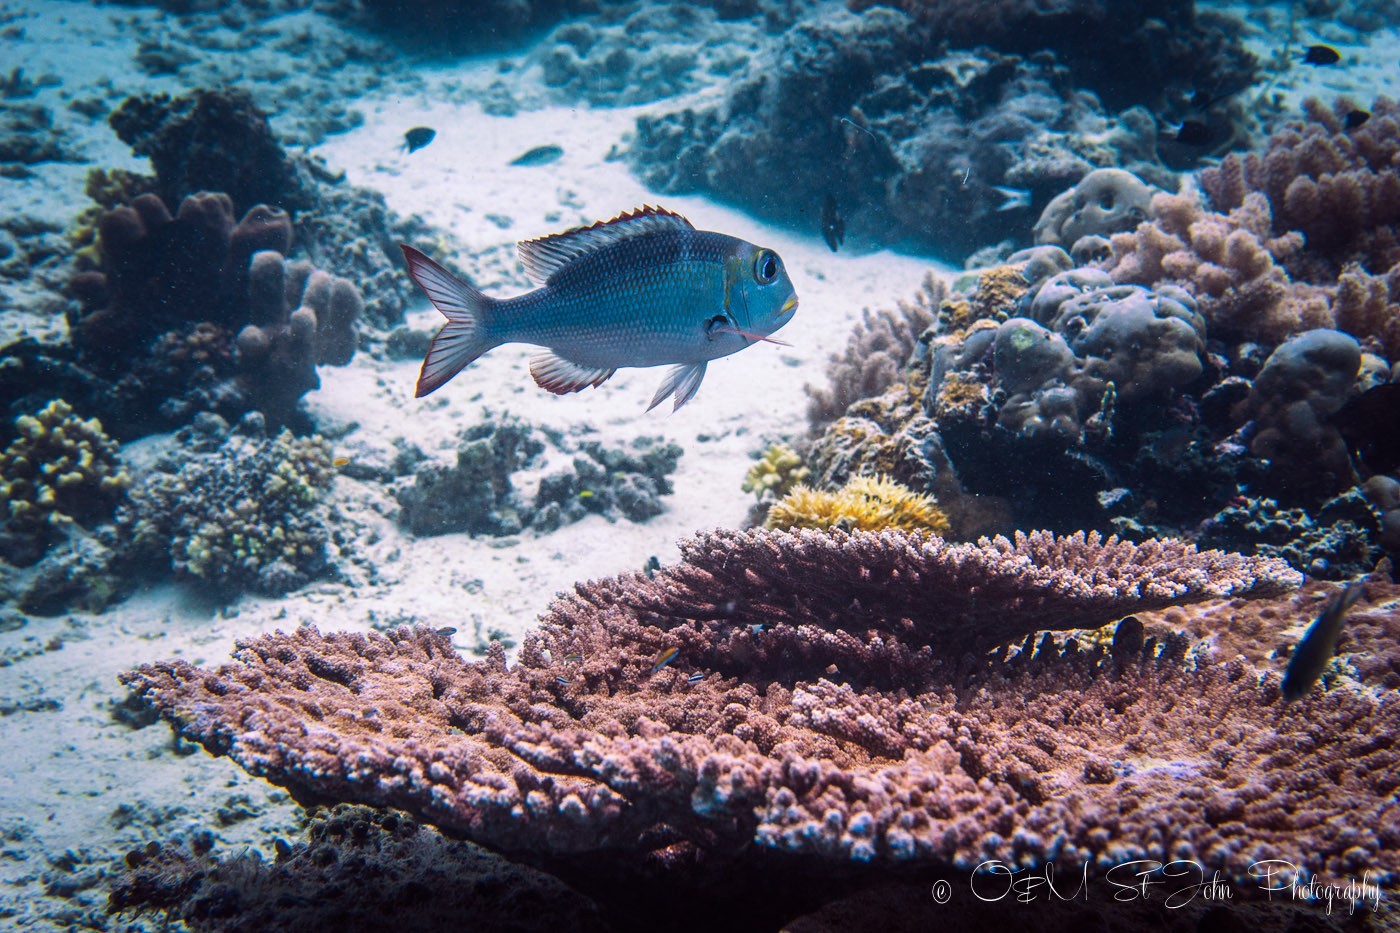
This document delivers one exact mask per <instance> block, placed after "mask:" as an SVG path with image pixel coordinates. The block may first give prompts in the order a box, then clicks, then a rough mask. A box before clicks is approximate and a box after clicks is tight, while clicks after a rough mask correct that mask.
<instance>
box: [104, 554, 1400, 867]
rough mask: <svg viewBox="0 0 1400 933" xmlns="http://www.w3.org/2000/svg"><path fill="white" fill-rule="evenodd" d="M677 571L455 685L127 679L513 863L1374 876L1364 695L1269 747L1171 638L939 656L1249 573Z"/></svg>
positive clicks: (1085, 563)
mask: <svg viewBox="0 0 1400 933" xmlns="http://www.w3.org/2000/svg"><path fill="white" fill-rule="evenodd" d="M682 550H683V554H684V559H683V561H682V563H681V564H679V565H676V566H673V567H670V568H665V569H662V570H660V571H657V572H655V573H654V574H653V575H652V576H647V575H645V574H635V575H629V576H625V577H620V578H615V579H612V580H604V581H599V582H595V583H589V584H581V585H579V586H578V587H577V588H576V590H575V592H574V593H573V594H570V595H568V596H564V597H561V598H560V599H558V600H557V601H556V602H555V604H554V605H553V606H552V607H551V609H550V610H549V611H548V612H547V613H546V615H545V616H544V617H543V619H542V624H541V627H540V628H539V629H538V630H537V631H536V632H535V633H533V634H531V635H529V636H528V637H527V638H526V639H525V641H524V643H523V645H522V647H521V650H520V656H519V661H518V662H517V663H516V664H515V665H514V666H513V667H510V668H507V666H506V663H505V655H504V652H503V651H502V650H501V649H500V648H499V647H496V648H493V650H492V651H491V652H490V654H489V655H488V657H487V659H486V660H485V661H482V662H479V663H474V664H469V663H467V662H466V661H464V660H463V659H462V658H461V657H460V656H459V655H458V654H457V653H456V652H455V651H454V650H453V649H452V647H451V643H450V641H449V640H448V639H447V637H446V636H444V635H441V634H438V633H436V632H433V631H430V630H427V629H419V630H415V631H409V630H407V629H400V630H397V631H395V632H392V633H390V634H389V635H388V636H387V637H385V636H379V635H368V636H366V635H360V634H349V633H346V634H329V635H322V634H321V633H319V632H317V631H316V630H315V629H314V628H309V627H304V628H301V629H299V630H297V631H296V632H293V633H290V634H281V633H279V634H275V635H270V636H264V637H261V638H257V639H252V640H249V641H245V642H243V643H242V644H241V645H240V647H239V648H238V649H237V652H236V655H235V661H234V663H233V664H230V665H226V666H224V667H222V668H220V669H219V670H217V671H214V670H205V669H201V668H198V667H196V666H194V665H192V664H190V663H189V662H187V661H181V660H175V661H167V662H162V663H159V664H152V665H146V666H143V667H141V668H139V669H137V670H135V671H132V672H130V673H128V674H126V675H124V680H125V682H126V683H128V684H129V685H130V686H131V687H132V688H133V689H134V690H135V693H136V696H137V697H138V698H139V700H140V702H142V703H145V704H147V705H149V706H151V707H152V708H154V709H156V710H158V711H159V712H161V713H162V714H163V715H164V716H165V717H166V718H167V719H168V720H169V721H170V722H171V723H172V724H174V725H175V727H176V728H177V729H178V730H179V731H180V733H181V734H182V735H183V736H185V737H186V738H188V739H191V740H194V741H198V742H200V743H202V744H204V745H205V746H206V747H207V748H208V749H210V750H211V751H213V752H215V753H218V754H227V755H230V756H232V757H233V758H234V759H235V760H237V761H238V762H239V763H241V764H242V765H243V766H244V767H246V768H248V769H249V770H251V771H253V772H254V773H256V774H260V775H263V776H265V777H267V778H269V779H270V780H272V781H274V782H276V783H278V784H281V785H284V786H287V787H288V788H289V789H290V790H292V792H293V793H294V794H295V795H296V796H297V797H298V799H301V800H303V801H308V802H309V801H357V802H363V803H370V804H375V805H381V806H382V805H392V806H396V807H400V808H403V809H406V810H408V811H409V812H411V813H414V814H416V815H417V816H418V817H420V818H422V819H425V820H427V821H429V822H432V823H435V824H436V825H439V826H441V827H442V828H444V829H445V830H447V831H449V832H454V833H460V834H463V835H466V836H467V837H469V838H471V839H473V840H475V841H478V842H481V843H483V844H486V845H490V846H492V847H494V848H499V849H501V850H502V851H505V852H508V853H516V854H519V855H521V856H522V857H527V858H528V857H532V856H533V857H538V858H541V859H545V858H552V859H559V858H564V857H566V856H569V855H570V854H576V855H581V856H584V857H586V858H589V859H597V858H599V857H600V853H602V852H604V851H609V850H610V851H609V854H608V855H607V857H608V858H610V859H617V860H620V861H622V862H628V861H629V860H644V859H647V858H659V859H661V860H662V861H663V863H664V862H667V861H674V860H677V859H679V860H682V861H684V860H685V859H686V858H687V857H686V856H685V855H684V853H685V852H687V851H702V852H705V853H708V857H710V858H713V859H719V860H721V861H723V859H724V857H725V856H724V855H723V853H724V852H731V853H732V852H736V851H738V850H739V849H740V848H741V847H742V846H743V844H744V843H746V842H756V843H758V846H759V847H760V851H762V850H765V849H779V850H786V851H791V852H802V853H806V854H809V855H813V856H818V857H820V858H821V859H825V860H830V861H829V862H828V865H829V866H830V867H831V869H832V870H837V869H839V865H840V863H842V862H845V861H847V860H855V861H870V860H879V861H893V862H909V861H912V860H917V861H919V862H922V863H924V864H945V865H946V864H954V865H961V866H968V867H970V866H971V865H972V864H975V863H976V862H977V861H979V860H980V859H982V858H1004V859H1007V860H1009V861H1011V862H1012V863H1015V864H1031V863H1034V862H1037V861H1039V860H1043V859H1046V858H1055V859H1057V860H1062V861H1063V863H1064V864H1067V865H1073V866H1075V867H1076V869H1077V867H1078V866H1080V865H1089V866H1091V867H1092V866H1095V865H1102V864H1107V863H1109V862H1112V861H1115V860H1117V861H1121V860H1123V859H1126V858H1130V857H1133V856H1134V855H1142V856H1144V857H1166V856H1168V855H1171V856H1182V857H1188V856H1189V855H1190V854H1195V855H1198V856H1199V857H1201V858H1205V859H1208V860H1209V861H1210V862H1211V863H1212V864H1213V865H1215V864H1218V865H1219V866H1220V867H1221V868H1222V869H1224V870H1227V871H1231V872H1241V871H1243V869H1244V866H1245V864H1247V862H1248V860H1249V859H1250V858H1251V857H1253V856H1255V855H1257V850H1258V849H1259V847H1267V848H1269V849H1270V850H1271V851H1272V852H1273V853H1274V854H1275V855H1277V854H1278V853H1280V852H1285V853H1287V854H1289V855H1292V854H1294V853H1295V850H1296V855H1297V859H1298V863H1299V864H1300V865H1301V866H1303V867H1305V868H1307V869H1309V870H1319V871H1320V870H1327V871H1336V870H1340V869H1341V868H1343V867H1344V866H1347V865H1350V863H1351V861H1353V860H1355V859H1364V860H1367V861H1368V863H1369V864H1371V865H1372V866H1373V867H1376V866H1379V867H1384V866H1386V865H1388V864H1389V860H1390V859H1391V858H1392V857H1393V856H1394V854H1395V851H1396V840H1392V839H1391V838H1390V837H1389V836H1388V835H1387V833H1386V831H1385V830H1384V829H1383V828H1381V827H1383V826H1385V825H1386V824H1385V823H1384V822H1382V821H1380V820H1377V819H1374V818H1371V814H1372V811H1373V810H1375V809H1376V808H1377V807H1381V806H1384V805H1385V804H1384V801H1385V796H1386V794H1387V793H1388V791H1387V790H1385V789H1384V788H1383V787H1381V786H1380V785H1378V784H1377V783H1376V779H1377V778H1376V776H1377V775H1378V774H1380V773H1383V769H1384V768H1386V767H1392V768H1393V765H1394V762H1393V759H1394V758H1395V757H1396V755H1397V751H1396V749H1395V748H1394V747H1393V746H1392V745H1391V744H1390V743H1384V744H1381V745H1378V744H1377V743H1375V742H1374V741H1372V737H1373V736H1374V735H1375V734H1376V732H1377V730H1378V729H1382V728H1383V726H1382V724H1383V723H1385V722H1387V721H1389V719H1390V718H1393V716H1394V715H1395V710H1394V709H1392V707H1394V705H1395V701H1394V698H1393V697H1392V698H1390V699H1389V700H1385V699H1381V700H1377V699H1375V698H1370V697H1366V696H1362V695H1357V696H1346V697H1336V696H1329V697H1328V698H1327V699H1326V701H1325V702H1317V703H1313V702H1312V701H1308V702H1309V703H1310V704H1311V708H1310V709H1309V710H1308V715H1307V716H1305V717H1291V718H1289V719H1286V720H1283V721H1282V724H1281V725H1280V726H1279V727H1278V731H1277V733H1276V732H1275V731H1274V728H1273V727H1272V725H1271V727H1270V728H1268V729H1264V728H1261V727H1260V724H1261V723H1262V722H1264V721H1268V722H1269V723H1271V724H1272V723H1274V722H1275V720H1276V718H1277V716H1276V713H1277V710H1276V707H1277V706H1278V705H1279V704H1280V703H1281V699H1280V697H1279V692H1278V681H1277V678H1273V679H1268V678H1266V679H1264V680H1263V681H1259V680H1257V679H1256V678H1254V677H1251V676H1248V675H1247V671H1246V670H1245V669H1244V668H1243V667H1242V666H1239V665H1236V666H1230V667H1207V668H1203V669H1198V670H1197V669H1190V668H1186V667H1183V666H1182V664H1181V650H1182V648H1183V647H1184V646H1183V645H1177V644H1175V643H1170V642H1169V643H1165V644H1162V645H1158V644H1157V643H1156V642H1155V640H1149V641H1147V642H1144V641H1143V640H1142V638H1141V636H1140V631H1141V630H1140V628H1139V629H1138V630H1137V631H1138V633H1139V634H1138V637H1137V638H1136V640H1135V639H1134V636H1133V630H1132V629H1131V627H1130V628H1128V629H1122V628H1121V627H1120V635H1119V637H1118V638H1117V639H1115V642H1114V645H1113V648H1112V651H1111V652H1105V651H1103V650H1099V651H1096V652H1079V651H1077V650H1076V649H1075V648H1074V647H1073V646H1067V647H1066V649H1065V650H1064V651H1061V650H1060V648H1059V646H1058V645H1056V644H1054V643H1053V641H1052V640H1051V639H1049V638H1047V639H1045V640H1044V641H1043V643H1042V644H1041V646H1040V647H1039V649H1036V648H1035V647H1034V643H1033V639H1029V640H1027V641H1026V644H1025V646H1024V647H1023V650H1022V651H1021V652H1020V653H1019V654H1018V655H1017V656H1016V657H1015V658H1014V659H1011V660H1005V656H1004V654H1001V655H984V656H982V658H980V659H979V658H977V657H975V656H973V655H964V651H966V650H968V649H969V648H971V647H972V646H974V645H979V644H980V645H982V646H987V645H991V644H997V643H1001V644H1006V643H1008V642H1014V641H1020V640H1021V639H1023V638H1027V637H1028V635H1029V634H1030V633H1033V632H1036V631H1038V630H1042V629H1046V628H1070V627H1081V626H1090V627H1092V626H1097V625H1102V624H1104V623H1107V622H1111V621H1112V620H1113V619H1116V618H1119V617H1121V616H1122V615H1123V614H1124V613H1125V612H1127V611H1130V610H1141V609H1145V608H1147V607H1151V606H1158V607H1161V606H1166V605H1171V604H1175V603H1180V602H1186V601H1192V600H1196V599H1202V598H1208V597H1211V596H1221V595H1227V594H1229V595H1234V596H1236V597H1239V596H1245V595H1256V596H1263V595H1265V594H1269V593H1278V592H1280V591H1281V590H1283V589H1286V588H1287V587H1289V586H1293V585H1296V584H1297V582H1298V579H1299V578H1298V576H1297V575H1296V574H1294V573H1293V572H1291V571H1289V570H1287V569H1286V568H1284V567H1283V566H1282V565H1281V564H1280V563H1278V562H1275V561H1269V560H1261V559H1250V558H1241V557H1239V556H1237V555H1228V554H1222V553H1218V552H1196V551H1195V550H1194V549H1192V548H1190V547H1187V546H1184V545H1181V544H1180V543H1177V542H1170V541H1162V542H1147V543H1145V544H1142V545H1128V544H1123V543H1120V542H1117V541H1113V540H1110V541H1101V540H1099V539H1098V538H1097V536H1088V537H1085V536H1082V535H1081V536H1075V537H1070V538H1055V537H1053V536H1051V535H1046V534H1037V535H1032V536H1029V537H1024V538H1018V540H1017V541H1016V542H1015V543H1013V542H1010V541H1006V540H998V541H983V542H982V543H980V544H978V545H957V546H953V545H948V544H946V543H944V542H942V541H941V540H939V539H937V538H927V537H923V536H921V535H918V534H912V535H911V534H904V533H897V532H885V533H882V534H878V535H876V534H867V533H856V534H852V535H846V534H843V533H839V532H837V533H825V532H814V531H804V532H797V533H785V532H772V531H754V532H748V533H739V532H713V533H710V534H707V535H704V536H701V537H698V538H694V539H690V540H688V541H686V542H683V545H682ZM959 659H961V660H959ZM1192 698H1195V699H1192ZM306 717H313V718H314V719H315V721H316V727H315V728H314V729H308V728H306V723H307V718H306ZM1207 723H1209V727H1208V728H1206V724H1207ZM1164 724H1166V725H1165V728H1164ZM1198 727H1199V729H1201V730H1203V731H1197V729H1198ZM1314 728H1320V729H1323V730H1325V731H1326V733H1327V734H1328V735H1332V736H1340V737H1344V738H1342V739H1338V740H1337V741H1335V742H1334V743H1333V744H1330V745H1328V746H1327V747H1326V748H1327V749H1328V750H1327V751H1326V754H1327V755H1329V756H1334V755H1335V756H1336V757H1335V760H1337V761H1339V762H1342V761H1345V762H1349V768H1348V770H1346V771H1345V772H1343V773H1340V774H1339V775H1337V776H1336V777H1335V778H1334V777H1331V776H1322V775H1321V774H1318V773H1317V772H1315V771H1313V770H1309V771H1306V772H1302V775H1303V779H1301V780H1299V779H1295V780H1291V781H1287V782H1284V781H1275V780H1273V778H1272V775H1275V774H1278V773H1280V769H1283V771H1285V772H1287V773H1290V774H1294V775H1295V778H1297V777H1298V774H1299V773H1298V772H1297V770H1296V769H1297V764H1296V762H1297V761H1298V760H1299V759H1300V757H1301V756H1302V755H1304V754H1307V753H1305V752H1303V751H1301V750H1300V749H1299V748H1298V740H1299V738H1300V736H1301V735H1302V734H1304V733H1307V732H1310V731H1311V730H1312V729H1314ZM1212 735H1213V736H1215V738H1214V739H1207V740H1206V741H1207V745H1206V747H1204V748H1203V747H1202V746H1201V742H1202V738H1201V737H1202V736H1212ZM1212 743H1213V744H1212ZM1217 746H1218V748H1217ZM1227 749H1228V751H1229V754H1228V755H1224V756H1222V754H1220V753H1223V752H1224V751H1225V750H1227ZM1321 753H1322V752H1321V751H1320V750H1316V749H1315V750H1314V751H1313V752H1311V754H1321ZM1329 760H1331V759H1330V758H1329ZM1308 774H1312V775H1314V778H1312V779H1309V778H1307V777H1306V775H1308ZM1183 786H1185V787H1187V788H1189V789H1190V793H1189V794H1186V795H1183V793H1182V789H1183ZM1246 801H1248V807H1246ZM1339 808H1344V809H1346V810H1347V811H1348V812H1349V813H1351V814H1352V815H1353V817H1355V816H1357V815H1358V814H1360V815H1363V816H1364V817H1365V818H1362V819H1359V820H1355V821H1351V822H1349V824H1348V825H1352V826H1355V827H1357V828H1356V829H1354V830H1345V831H1344V830H1342V829H1341V827H1340V826H1338V825H1336V824H1334V823H1331V822H1329V821H1328V820H1327V819H1325V818H1324V817H1326V815H1327V814H1330V813H1332V812H1333V811H1336V810H1338V809H1339ZM1293 813H1296V814H1298V815H1297V816H1296V817H1294V816H1290V815H1289V814H1293ZM1162 814H1167V816H1162ZM1159 817H1161V819H1160V820H1159ZM1110 826H1112V827H1113V828H1110ZM1344 853H1345V854H1344ZM731 857H732V856H731ZM634 863H635V862H634ZM818 864H819V863H804V865H806V866H807V868H805V869H804V870H817V866H818Z"/></svg>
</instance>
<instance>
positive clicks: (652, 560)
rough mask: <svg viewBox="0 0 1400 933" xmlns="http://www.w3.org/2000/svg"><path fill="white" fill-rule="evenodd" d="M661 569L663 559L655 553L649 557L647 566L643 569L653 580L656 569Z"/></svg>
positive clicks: (648, 577)
mask: <svg viewBox="0 0 1400 933" xmlns="http://www.w3.org/2000/svg"><path fill="white" fill-rule="evenodd" d="M660 569H661V560H660V558H658V557H657V556H656V555H655V554H653V555H651V556H650V557H648V558H647V562H646V566H644V567H643V568H642V571H643V572H644V573H646V575H647V579H648V580H651V579H653V578H654V577H655V576H656V571H658V570H660Z"/></svg>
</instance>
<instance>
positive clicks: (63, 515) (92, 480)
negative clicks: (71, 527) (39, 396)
mask: <svg viewBox="0 0 1400 933" xmlns="http://www.w3.org/2000/svg"><path fill="white" fill-rule="evenodd" d="M15 428H16V430H17V431H18V433H19V436H18V437H16V438H15V439H14V440H13V441H12V442H11V443H10V444H9V446H8V447H6V448H5V449H4V451H3V452H0V556H3V557H4V558H5V559H7V560H10V561H11V562H13V563H20V564H27V563H32V562H33V561H34V560H37V559H38V557H39V556H40V555H41V554H42V553H43V551H44V549H45V548H46V547H47V546H48V545H49V544H50V543H52V541H53V540H54V539H55V537H56V536H57V532H58V531H60V530H61V529H62V528H63V526H65V525H67V524H69V523H71V522H78V523H80V524H92V523H94V522H97V521H99V520H101V519H104V518H107V517H109V516H110V515H111V514H112V509H113V507H114V506H115V505H116V503H117V502H118V500H120V498H121V497H122V495H124V494H125V492H126V489H127V487H128V486H130V484H131V478H130V476H128V474H127V472H126V470H125V469H123V468H122V465H121V463H120V461H119V459H118V457H117V445H116V443H115V442H114V441H113V440H112V439H111V438H109V437H108V436H107V435H106V433H105V432H104V431H103V430H102V423H101V422H100V421H98V420H97V419H96V418H88V419H83V418H79V417H78V416H77V415H75V414H74V413H73V408H72V406H71V405H69V404H68V403H67V402H65V401H63V400H62V399H55V400H54V401H52V402H50V403H49V404H48V405H46V406H45V407H44V408H43V409H42V410H40V411H39V412H37V413H36V414H33V415H22V416H20V417H19V418H18V419H16V420H15Z"/></svg>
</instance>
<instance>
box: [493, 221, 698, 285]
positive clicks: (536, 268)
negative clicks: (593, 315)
mask: <svg viewBox="0 0 1400 933" xmlns="http://www.w3.org/2000/svg"><path fill="white" fill-rule="evenodd" d="M694 229H695V227H694V226H692V225H691V223H690V221H688V220H686V219H685V218H684V217H682V216H681V215H680V214H677V213H676V212H675V211H670V210H667V209H666V208H664V207H659V206H658V207H652V206H650V205H645V204H644V205H642V206H641V207H639V208H637V209H636V210H631V211H623V212H622V213H621V214H618V215H617V216H616V217H614V218H613V219H612V220H600V221H598V222H597V223H595V224H592V225H590V226H587V227H575V228H573V229H572V230H565V231H564V232H563V233H554V234H551V235H549V236H542V237H539V238H537V239H534V240H521V241H520V242H519V243H518V244H516V252H517V253H519V255H520V264H521V265H523V266H524V267H525V272H526V274H528V275H529V276H530V280H531V281H533V282H534V283H535V284H536V285H546V284H548V283H549V279H550V276H552V275H554V273H556V272H558V271H559V270H560V269H561V268H562V267H564V266H566V265H568V264H569V263H570V262H572V261H574V260H575V259H577V258H579V257H580V256H582V255H584V254H585V253H591V252H593V251H595V250H598V249H601V248H603V247H604V246H607V245H608V244H610V243H616V242H617V241H618V240H624V239H627V238H628V237H634V236H643V235H646V234H650V233H657V232H661V231H668V230H694Z"/></svg>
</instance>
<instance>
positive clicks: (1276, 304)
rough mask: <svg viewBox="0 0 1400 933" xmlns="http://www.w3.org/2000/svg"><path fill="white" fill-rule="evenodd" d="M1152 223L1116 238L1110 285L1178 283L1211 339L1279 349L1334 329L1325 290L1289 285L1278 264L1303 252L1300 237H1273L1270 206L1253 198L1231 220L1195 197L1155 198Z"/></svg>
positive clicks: (1233, 212) (1235, 210)
mask: <svg viewBox="0 0 1400 933" xmlns="http://www.w3.org/2000/svg"><path fill="white" fill-rule="evenodd" d="M1152 213H1153V216H1154V218H1155V219H1154V220H1153V221H1150V222H1148V223H1144V224H1140V225H1139V226H1138V228H1137V229H1136V230H1135V231H1133V232H1132V233H1119V234H1115V235H1114V236H1113V238H1112V244H1113V256H1112V258H1111V259H1110V260H1109V261H1108V269H1109V272H1110V273H1111V274H1112V276H1113V279H1114V281H1115V282H1123V283H1131V284H1134V285H1147V286H1153V285H1157V284H1159V283H1162V282H1170V283H1174V284H1178V285H1181V286H1182V287H1184V288H1186V289H1187V290H1188V291H1190V292H1191V293H1192V294H1193V295H1195V296H1196V302H1197V308H1198V309H1199V310H1200V312H1201V314H1203V315H1204V316H1205V318H1206V322H1207V327H1208V328H1209V331H1210V333H1211V334H1212V335H1219V336H1235V337H1238V338H1242V339H1246V340H1258V341H1262V342H1265V343H1268V344H1276V343H1279V342H1281V341H1282V340H1284V339H1285V338H1286V337H1288V336H1289V335H1291V334H1295V333H1299V332H1301V331H1304V330H1309V329H1312V328H1316V327H1331V326H1333V323H1334V322H1333V319H1332V314H1331V308H1330V302H1329V295H1328V293H1327V291H1326V290H1325V289H1322V288H1319V287H1316V286H1310V285H1306V284H1302V283H1295V282H1291V281H1289V278H1288V274H1287V272H1286V271H1285V270H1284V267H1283V263H1284V262H1286V261H1287V260H1288V259H1289V258H1290V257H1292V256H1294V255H1296V254H1297V252H1298V251H1299V250H1300V249H1301V248H1302V245H1303V238H1302V236H1301V235H1299V234H1297V233H1285V234H1283V235H1281V236H1274V235H1273V233H1272V232H1271V226H1272V220H1271V218H1270V214H1269V203H1268V201H1267V200H1265V198H1264V196H1263V195H1261V194H1259V193H1257V192H1252V193H1250V194H1248V195H1247V196H1246V197H1245V198H1244V201H1243V203H1242V204H1240V205H1238V206H1236V207H1235V208H1233V209H1232V210H1231V211H1230V213H1229V215H1228V216H1227V215H1224V214H1215V213H1212V212H1210V211H1207V210H1206V209H1205V208H1204V207H1203V206H1202V205H1201V203H1200V201H1199V200H1197V197H1196V195H1195V193H1194V192H1192V191H1190V190H1188V191H1184V192H1182V193H1181V194H1158V195H1156V196H1154V197H1153V199H1152Z"/></svg>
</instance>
